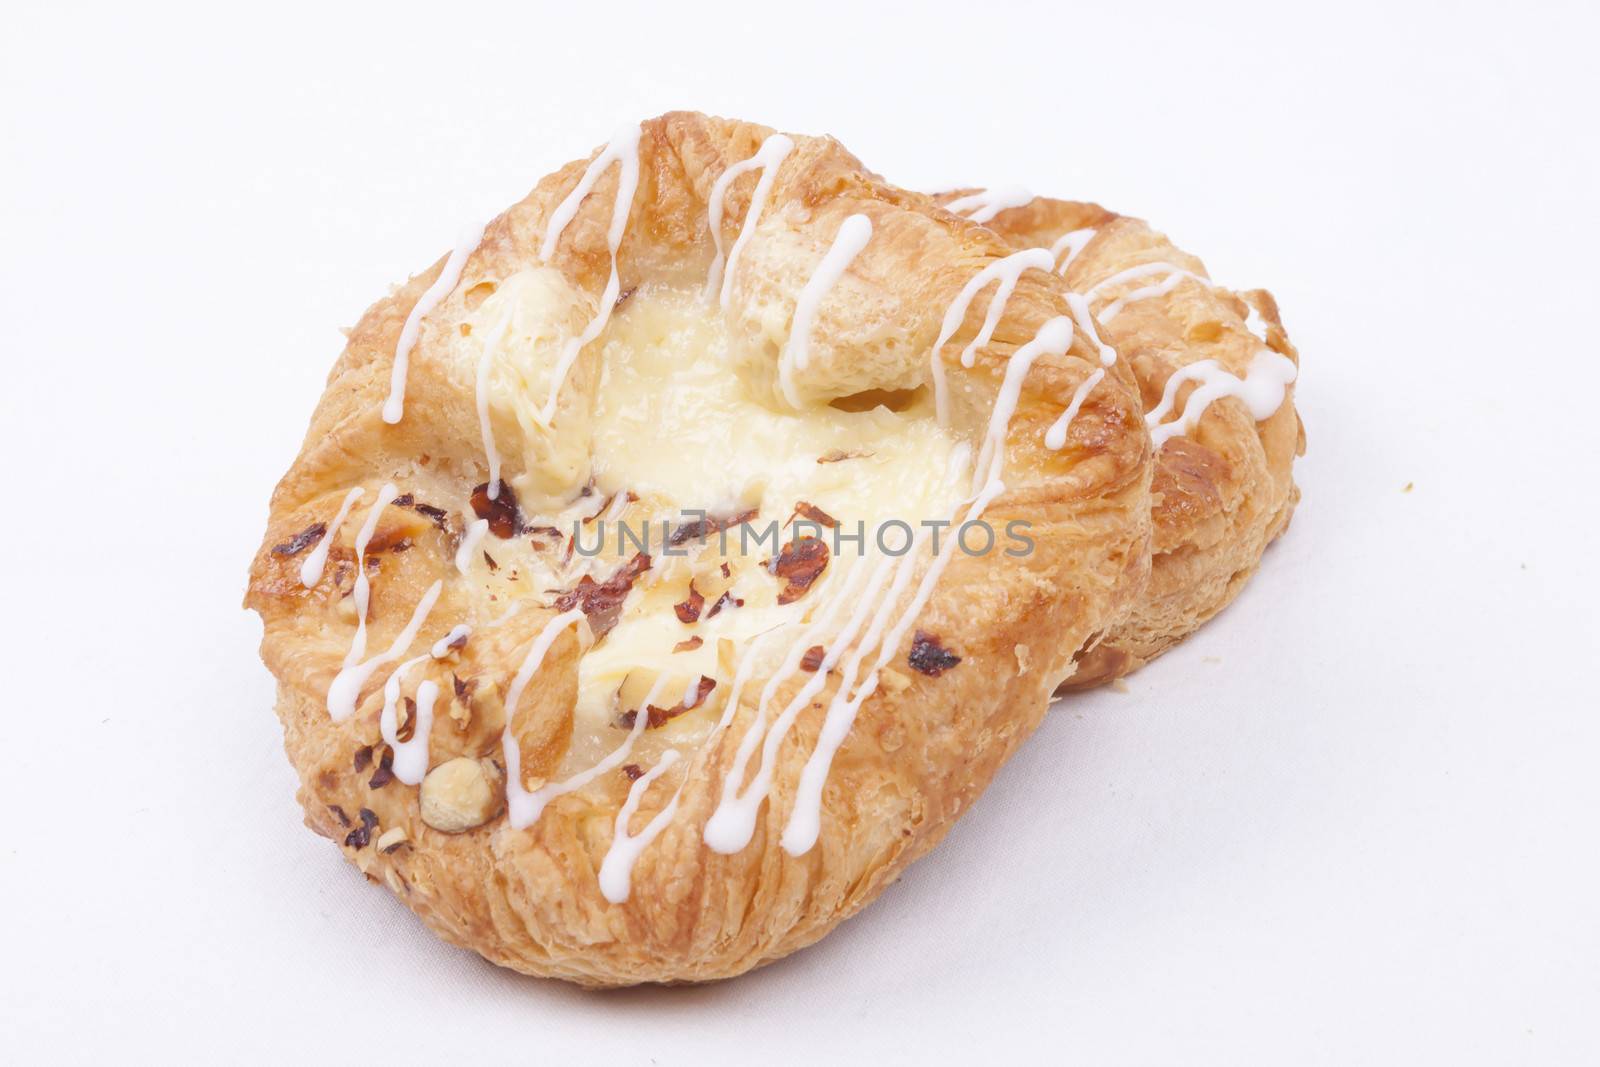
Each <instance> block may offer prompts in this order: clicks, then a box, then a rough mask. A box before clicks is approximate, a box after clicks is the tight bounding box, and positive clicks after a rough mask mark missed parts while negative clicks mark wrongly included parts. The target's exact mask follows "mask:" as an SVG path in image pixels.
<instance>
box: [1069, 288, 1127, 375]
mask: <svg viewBox="0 0 1600 1067" xmlns="http://www.w3.org/2000/svg"><path fill="white" fill-rule="evenodd" d="M1067 307H1068V308H1069V309H1070V310H1071V311H1072V318H1073V321H1075V322H1076V323H1077V324H1078V329H1080V330H1082V331H1083V332H1084V333H1086V334H1088V335H1089V340H1091V341H1093V342H1094V347H1095V350H1096V351H1098V352H1099V353H1100V365H1101V366H1102V367H1109V366H1111V365H1112V364H1113V363H1115V362H1116V361H1117V350H1116V349H1115V348H1112V347H1111V346H1110V345H1108V344H1106V343H1105V342H1104V341H1102V340H1101V339H1100V331H1099V330H1097V329H1096V328H1095V325H1094V316H1093V315H1091V314H1090V313H1089V301H1087V300H1085V299H1084V298H1083V294H1082V293H1068V294H1067Z"/></svg>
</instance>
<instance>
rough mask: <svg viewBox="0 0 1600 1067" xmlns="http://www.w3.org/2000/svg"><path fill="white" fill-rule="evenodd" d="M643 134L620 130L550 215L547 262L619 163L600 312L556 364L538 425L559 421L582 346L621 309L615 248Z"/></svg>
mask: <svg viewBox="0 0 1600 1067" xmlns="http://www.w3.org/2000/svg"><path fill="white" fill-rule="evenodd" d="M643 133H644V130H643V129H642V128H641V127H640V126H639V124H638V123H636V122H635V123H629V124H628V125H626V126H624V127H622V128H621V129H620V130H618V131H617V132H616V135H615V136H613V137H612V138H611V141H610V143H609V144H607V145H606V146H605V148H604V149H602V150H601V152H600V154H599V155H597V156H595V157H594V159H592V160H591V161H590V162H589V166H588V168H587V169H585V170H584V172H583V177H581V178H579V179H578V184H577V185H576V186H574V187H573V189H572V192H570V193H568V194H567V198H566V199H565V200H563V201H561V203H560V205H559V206H557V208H556V209H555V211H553V212H551V214H550V223H549V226H548V227H547V228H546V230H545V235H544V245H543V246H542V247H541V248H540V250H539V258H540V259H541V260H542V261H544V262H546V263H548V262H550V257H551V256H552V255H554V254H555V250H556V242H557V241H558V240H560V238H561V233H562V231H563V230H565V229H566V228H567V224H568V223H570V222H571V221H572V219H573V217H574V216H576V215H577V213H578V207H579V206H580V205H581V204H582V203H583V199H584V197H586V196H588V195H589V192H590V190H592V189H593V188H594V184H595V182H596V181H598V180H599V178H600V175H601V174H602V173H603V172H604V171H605V169H606V168H607V167H609V166H611V164H613V163H615V164H617V198H616V200H615V201H614V202H613V204H612V207H611V228H610V229H609V230H607V231H606V244H607V246H608V247H609V249H610V252H611V276H610V278H609V279H608V280H607V281H606V288H605V292H603V293H602V294H600V309H599V310H598V311H596V312H595V316H594V318H592V319H590V320H589V324H588V325H587V326H585V327H584V328H583V332H582V333H581V334H579V335H578V336H577V337H573V338H571V339H569V340H568V341H567V343H566V345H565V346H564V347H563V348H562V349H561V355H560V356H559V357H558V358H557V360H556V365H555V370H554V371H553V373H552V375H551V378H550V397H549V399H548V400H546V401H545V405H544V408H543V409H542V410H541V411H540V412H539V421H540V422H542V423H543V424H544V425H546V426H548V425H550V420H552V419H554V418H555V416H556V401H557V400H559V399H560V397H561V387H562V385H564V384H565V383H566V380H567V372H568V371H570V370H571V369H572V364H573V363H575V362H576V361H577V359H578V353H579V352H581V351H583V346H584V345H587V344H588V343H589V342H590V341H593V340H594V339H595V338H596V337H599V336H600V331H601V330H604V329H605V328H606V323H607V322H609V321H610V320H611V311H612V309H613V308H615V307H616V305H617V294H618V293H619V292H620V291H621V288H622V286H621V282H620V281H618V279H617V249H618V248H620V247H621V246H622V235H623V233H624V232H625V231H626V230H627V228H628V213H629V211H631V210H632V208H633V194H634V192H635V190H637V189H638V186H639V138H640V136H641V135H642V134H643Z"/></svg>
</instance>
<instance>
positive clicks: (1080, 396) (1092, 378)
mask: <svg viewBox="0 0 1600 1067" xmlns="http://www.w3.org/2000/svg"><path fill="white" fill-rule="evenodd" d="M1105 376H1106V370H1105V368H1104V367H1097V368H1095V372H1094V373H1093V374H1091V375H1089V376H1088V377H1087V378H1085V379H1084V380H1083V381H1082V382H1080V383H1079V384H1078V388H1077V391H1076V392H1074V393H1073V394H1072V403H1070V404H1068V405H1067V410H1065V411H1063V412H1062V413H1061V417H1060V418H1059V419H1057V420H1056V421H1055V422H1053V423H1051V424H1050V428H1049V429H1048V430H1046V431H1045V432H1044V447H1046V448H1048V449H1049V450H1050V451H1052V452H1059V451H1061V449H1062V447H1063V446H1065V445H1066V443H1067V428H1068V427H1069V426H1071V425H1072V420H1073V419H1075V418H1076V417H1077V415H1078V409H1079V408H1081V407H1083V401H1084V399H1085V398H1086V397H1087V396H1088V395H1089V391H1090V390H1092V389H1093V388H1094V387H1095V386H1097V385H1099V384H1100V380H1101V379H1102V378H1104V377H1105Z"/></svg>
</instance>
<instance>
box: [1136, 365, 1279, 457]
mask: <svg viewBox="0 0 1600 1067" xmlns="http://www.w3.org/2000/svg"><path fill="white" fill-rule="evenodd" d="M1298 375H1299V369H1298V368H1297V367H1296V366H1295V364H1294V360H1292V359H1290V358H1289V357H1288V356H1284V355H1280V354H1278V353H1277V352H1273V351H1270V350H1268V349H1262V350H1261V351H1260V352H1257V353H1256V355H1255V358H1254V359H1252V360H1251V361H1250V366H1249V367H1248V368H1247V369H1246V371H1245V376H1244V377H1243V378H1239V377H1237V376H1236V375H1233V374H1231V373H1229V372H1228V370H1227V369H1226V368H1224V367H1223V366H1222V365H1221V364H1219V363H1218V362H1217V361H1216V360H1214V359H1202V360H1200V361H1199V362H1198V363H1190V364H1189V365H1188V366H1186V367H1181V368H1179V369H1178V370H1176V371H1174V372H1173V374H1172V376H1171V377H1170V378H1168V379H1167V386H1166V388H1165V389H1163V390H1162V392H1161V403H1159V404H1157V405H1156V406H1155V407H1154V408H1152V409H1150V412H1149V414H1147V415H1146V416H1145V417H1144V421H1145V425H1146V426H1148V427H1149V428H1150V440H1151V442H1152V443H1153V444H1154V445H1155V447H1156V448H1160V447H1161V446H1162V445H1164V444H1166V443H1167V441H1168V440H1169V439H1170V438H1172V437H1175V436H1177V435H1179V434H1187V433H1188V432H1189V431H1190V430H1192V429H1194V427H1195V426H1196V425H1197V424H1198V423H1199V422H1200V416H1202V415H1204V414H1205V411H1206V408H1208V407H1210V406H1211V403H1212V401H1215V400H1218V399H1221V398H1222V397H1225V396H1231V397H1236V398H1237V399H1239V400H1241V401H1243V402H1244V406H1245V407H1246V408H1247V409H1248V410H1249V412H1250V414H1251V416H1252V417H1253V418H1254V419H1255V420H1256V421H1257V422H1260V421H1261V420H1263V419H1268V418H1271V417H1272V414H1273V413H1274V412H1275V411H1277V410H1278V408H1280V407H1281V406H1282V405H1283V400H1284V396H1285V395H1286V393H1287V392H1288V387H1289V385H1290V383H1292V382H1293V381H1294V380H1295V378H1296V377H1297V376H1298ZM1184 382H1199V383H1201V384H1200V386H1199V388H1197V389H1196V390H1195V391H1194V392H1192V393H1190V394H1189V399H1188V400H1187V402H1185V404H1184V406H1183V414H1182V415H1181V416H1179V417H1178V418H1176V419H1174V420H1173V421H1171V422H1163V421H1162V420H1163V419H1165V418H1166V417H1167V416H1168V415H1169V414H1171V413H1172V410H1173V407H1174V405H1175V404H1176V403H1177V398H1178V387H1179V386H1180V385H1182V384H1183V383H1184Z"/></svg>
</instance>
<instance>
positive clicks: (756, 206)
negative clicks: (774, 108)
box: [706, 133, 794, 309]
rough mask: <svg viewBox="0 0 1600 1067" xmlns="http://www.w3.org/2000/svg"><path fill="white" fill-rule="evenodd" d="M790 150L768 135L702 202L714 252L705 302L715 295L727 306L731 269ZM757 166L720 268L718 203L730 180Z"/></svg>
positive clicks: (791, 144) (787, 143)
mask: <svg viewBox="0 0 1600 1067" xmlns="http://www.w3.org/2000/svg"><path fill="white" fill-rule="evenodd" d="M792 151H794V141H793V140H791V139H790V138H788V137H786V136H784V135H783V134H781V133H775V134H772V135H771V136H769V137H768V138H767V139H766V140H765V141H762V142H761V147H760V148H758V149H756V154H755V155H753V156H751V157H750V158H749V159H745V160H741V161H740V162H738V163H735V164H734V165H733V166H731V167H729V168H728V169H727V170H725V171H723V172H722V174H721V175H720V176H718V178H717V180H716V183H715V184H714V185H712V187H711V196H710V197H709V198H708V199H707V201H706V215H707V217H708V219H709V221H710V224H711V244H712V246H713V247H714V248H715V249H716V255H715V256H714V257H713V258H712V260H711V271H710V273H709V274H707V275H706V299H708V300H709V299H710V298H711V294H712V293H717V294H718V297H717V300H718V303H719V304H720V305H721V306H722V307H723V308H724V309H726V308H727V306H728V293H729V291H730V285H731V283H732V281H733V269H734V267H736V266H738V263H739V253H740V252H742V251H744V246H745V245H746V244H748V243H749V241H750V234H751V233H753V232H754V231H755V225H756V223H757V222H758V221H760V219H761V210H762V208H763V207H765V206H766V203H767V193H768V191H770V190H771V188H772V183H773V182H774V181H775V180H776V179H777V176H778V168H779V167H780V166H781V165H782V164H783V161H784V159H786V158H787V157H788V155H789V153H790V152H792ZM757 167H760V168H761V177H760V178H758V179H756V188H755V191H754V192H753V193H751V194H750V207H749V208H748V209H746V211H745V213H744V222H743V224H742V225H741V226H740V227H739V236H738V237H737V238H736V239H735V240H734V242H733V250H732V251H731V252H729V253H728V256H727V264H726V266H724V264H723V256H722V202H723V199H724V198H725V197H726V196H727V195H728V186H730V185H732V184H733V180H734V179H735V178H737V177H738V176H739V175H741V174H744V173H746V172H748V171H752V170H755V169H756V168H757Z"/></svg>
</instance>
